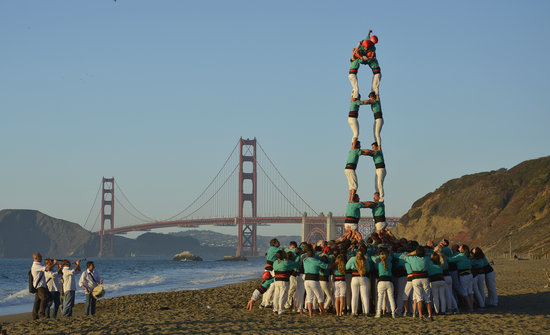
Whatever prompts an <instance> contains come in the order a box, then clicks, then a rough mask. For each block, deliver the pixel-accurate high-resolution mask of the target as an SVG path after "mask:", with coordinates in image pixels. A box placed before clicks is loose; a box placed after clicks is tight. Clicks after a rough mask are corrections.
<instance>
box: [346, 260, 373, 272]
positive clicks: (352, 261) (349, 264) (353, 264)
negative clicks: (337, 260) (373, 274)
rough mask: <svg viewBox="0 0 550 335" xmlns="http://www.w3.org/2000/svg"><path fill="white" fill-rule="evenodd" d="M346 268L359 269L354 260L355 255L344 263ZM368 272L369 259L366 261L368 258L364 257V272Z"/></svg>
mask: <svg viewBox="0 0 550 335" xmlns="http://www.w3.org/2000/svg"><path fill="white" fill-rule="evenodd" d="M346 270H352V271H359V270H358V269H357V262H356V257H355V256H353V257H351V258H350V259H349V260H348V262H347V263H346ZM369 272H370V266H369V261H368V258H365V274H367V273H369Z"/></svg>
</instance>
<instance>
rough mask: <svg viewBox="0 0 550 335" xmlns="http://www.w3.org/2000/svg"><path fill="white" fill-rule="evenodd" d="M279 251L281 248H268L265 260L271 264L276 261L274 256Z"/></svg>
mask: <svg viewBox="0 0 550 335" xmlns="http://www.w3.org/2000/svg"><path fill="white" fill-rule="evenodd" d="M279 250H281V248H277V247H274V246H270V247H269V249H267V255H266V256H265V259H266V260H268V261H271V262H275V261H276V260H277V257H276V256H275V254H276V253H277V251H279Z"/></svg>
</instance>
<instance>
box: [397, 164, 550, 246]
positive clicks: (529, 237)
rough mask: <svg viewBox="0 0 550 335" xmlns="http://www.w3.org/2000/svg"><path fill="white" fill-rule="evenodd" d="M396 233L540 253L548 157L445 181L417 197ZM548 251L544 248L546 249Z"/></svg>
mask: <svg viewBox="0 0 550 335" xmlns="http://www.w3.org/2000/svg"><path fill="white" fill-rule="evenodd" d="M395 233H396V234H397V235H398V236H401V237H406V238H409V239H416V240H418V241H419V242H421V243H423V242H425V241H427V240H432V239H433V240H438V239H440V238H443V237H445V238H449V239H451V240H453V241H454V242H462V243H466V244H470V245H471V246H476V245H477V246H483V247H484V250H485V251H486V252H487V251H490V252H505V251H508V250H509V248H510V241H511V242H512V253H527V252H529V251H530V250H531V251H532V252H535V253H540V252H544V251H543V248H544V247H545V246H548V245H549V244H550V156H547V157H542V158H538V159H533V160H529V161H525V162H522V163H520V164H518V165H516V166H514V167H513V168H511V169H509V170H506V169H500V170H497V171H490V172H481V173H476V174H472V175H466V176H463V177H460V178H457V179H453V180H450V181H448V182H446V183H445V184H443V185H441V187H439V188H438V189H436V190H435V191H433V192H431V193H428V194H426V195H425V196H424V197H422V198H420V199H419V200H417V201H416V202H415V203H414V204H413V205H412V207H411V209H410V210H409V211H408V212H407V213H406V214H405V215H404V216H403V217H402V218H401V219H400V222H399V225H398V226H397V227H396V229H395ZM546 251H548V247H547V248H546Z"/></svg>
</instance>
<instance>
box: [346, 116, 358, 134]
mask: <svg viewBox="0 0 550 335" xmlns="http://www.w3.org/2000/svg"><path fill="white" fill-rule="evenodd" d="M348 124H349V126H350V128H351V131H352V132H353V137H355V138H359V120H358V119H357V118H356V117H348Z"/></svg>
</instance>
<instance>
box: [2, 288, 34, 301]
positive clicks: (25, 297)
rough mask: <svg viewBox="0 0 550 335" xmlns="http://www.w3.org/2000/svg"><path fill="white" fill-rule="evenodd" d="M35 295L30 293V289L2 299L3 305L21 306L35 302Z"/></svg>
mask: <svg viewBox="0 0 550 335" xmlns="http://www.w3.org/2000/svg"><path fill="white" fill-rule="evenodd" d="M33 300H34V295H32V294H31V293H29V289H24V290H20V291H17V292H15V293H12V294H10V295H8V296H7V297H5V298H3V299H0V304H1V305H19V304H25V303H29V302H33Z"/></svg>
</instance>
